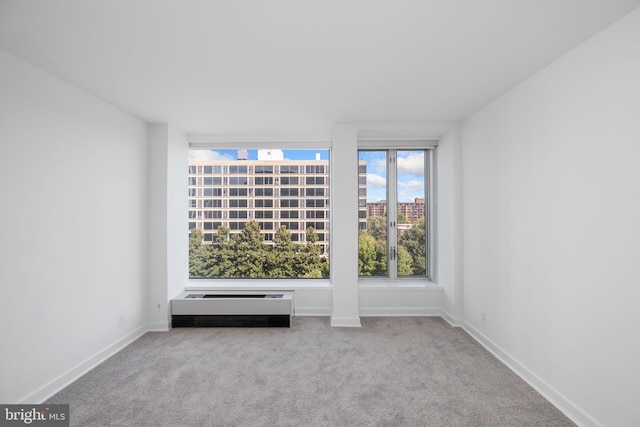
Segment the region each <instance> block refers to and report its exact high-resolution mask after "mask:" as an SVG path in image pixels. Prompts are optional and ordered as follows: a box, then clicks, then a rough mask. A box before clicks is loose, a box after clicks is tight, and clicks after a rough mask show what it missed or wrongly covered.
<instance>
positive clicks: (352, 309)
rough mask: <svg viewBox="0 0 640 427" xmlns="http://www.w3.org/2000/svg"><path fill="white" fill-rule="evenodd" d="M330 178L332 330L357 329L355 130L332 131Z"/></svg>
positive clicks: (343, 126) (356, 175) (356, 149)
mask: <svg viewBox="0 0 640 427" xmlns="http://www.w3.org/2000/svg"><path fill="white" fill-rule="evenodd" d="M331 178H332V182H331V217H332V218H334V220H332V223H331V241H332V244H331V282H332V284H333V311H332V313H331V326H342V327H359V326H361V324H360V315H359V304H358V132H357V128H356V127H354V126H349V125H338V126H336V127H335V128H334V129H333V148H332V150H331Z"/></svg>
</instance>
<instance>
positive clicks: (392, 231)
mask: <svg viewBox="0 0 640 427" xmlns="http://www.w3.org/2000/svg"><path fill="white" fill-rule="evenodd" d="M396 154H397V153H396V150H393V149H391V150H389V151H388V153H387V170H388V174H387V176H388V178H387V245H388V247H387V254H388V256H387V258H388V270H387V271H388V274H389V278H390V279H392V280H395V279H397V278H398V185H397V180H398V174H397V171H398V168H397V156H396Z"/></svg>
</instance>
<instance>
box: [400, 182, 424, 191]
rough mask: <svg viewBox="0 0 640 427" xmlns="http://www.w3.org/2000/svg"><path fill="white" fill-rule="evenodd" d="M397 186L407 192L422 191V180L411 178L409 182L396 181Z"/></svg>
mask: <svg viewBox="0 0 640 427" xmlns="http://www.w3.org/2000/svg"><path fill="white" fill-rule="evenodd" d="M398 186H400V187H402V188H403V189H404V190H406V191H409V192H412V193H414V192H417V191H424V190H423V189H424V181H415V180H411V181H409V182H398Z"/></svg>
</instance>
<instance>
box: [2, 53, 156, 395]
mask: <svg viewBox="0 0 640 427" xmlns="http://www.w3.org/2000/svg"><path fill="white" fill-rule="evenodd" d="M0 93H1V94H2V95H1V96H0V201H1V204H2V208H1V209H0V290H1V296H0V324H1V325H2V328H0V342H1V343H2V344H1V347H2V349H1V351H0V402H4V403H17V402H38V401H40V400H41V399H44V398H45V397H47V396H48V395H49V394H50V393H51V392H53V391H55V390H56V389H57V388H59V387H60V386H62V385H64V384H65V383H66V382H67V381H70V380H71V379H73V378H74V377H75V376H76V375H78V374H80V373H82V372H83V371H84V370H86V369H87V368H89V367H90V366H91V365H92V364H93V363H96V362H98V361H99V360H102V358H104V357H106V356H107V355H108V354H110V352H112V351H114V350H117V349H118V348H119V347H120V346H122V345H124V344H126V343H127V342H129V341H130V340H131V339H133V338H135V337H137V336H138V335H139V334H140V333H141V332H142V330H143V329H144V327H145V325H146V321H147V319H146V313H145V310H144V308H145V304H146V298H147V295H146V293H147V288H146V274H147V273H146V249H147V243H146V241H147V233H146V227H145V223H146V215H147V207H146V206H147V195H146V186H147V157H146V156H147V152H146V150H147V141H146V127H145V125H144V123H142V122H141V121H139V120H137V119H135V118H133V117H131V116H129V115H127V114H124V113H122V112H120V111H118V110H116V109H115V108H113V107H111V106H109V105H107V104H105V103H104V102H102V101H100V100H98V99H96V98H94V97H92V96H90V95H88V94H86V93H85V92H82V91H80V90H78V89H77V88H75V87H72V86H70V85H68V84H66V83H64V82H62V81H60V80H58V79H57V78H55V77H53V76H51V75H50V74H47V73H44V72H42V71H40V70H38V69H36V68H34V67H32V66H30V65H28V64H26V63H24V62H22V61H21V60H18V59H17V58H15V57H13V56H11V55H9V54H8V53H6V52H4V51H2V50H0ZM121 313H125V324H124V325H121V324H120V314H121Z"/></svg>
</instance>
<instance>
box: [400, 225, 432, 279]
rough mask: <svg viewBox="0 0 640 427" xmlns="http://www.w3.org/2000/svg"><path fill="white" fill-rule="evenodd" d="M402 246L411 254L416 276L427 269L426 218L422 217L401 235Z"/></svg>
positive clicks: (424, 272) (412, 266) (412, 267)
mask: <svg viewBox="0 0 640 427" xmlns="http://www.w3.org/2000/svg"><path fill="white" fill-rule="evenodd" d="M399 243H400V245H399V246H400V247H402V248H404V249H405V250H406V251H407V252H408V253H409V255H410V256H411V269H412V270H413V274H414V275H416V276H420V275H424V274H426V271H427V245H426V227H425V218H424V217H422V218H420V219H419V220H418V221H416V222H415V224H413V226H412V227H411V228H410V229H408V230H406V231H405V232H404V233H403V234H402V236H400V242H399Z"/></svg>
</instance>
